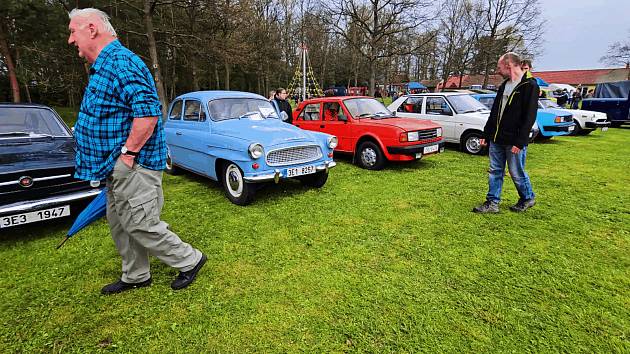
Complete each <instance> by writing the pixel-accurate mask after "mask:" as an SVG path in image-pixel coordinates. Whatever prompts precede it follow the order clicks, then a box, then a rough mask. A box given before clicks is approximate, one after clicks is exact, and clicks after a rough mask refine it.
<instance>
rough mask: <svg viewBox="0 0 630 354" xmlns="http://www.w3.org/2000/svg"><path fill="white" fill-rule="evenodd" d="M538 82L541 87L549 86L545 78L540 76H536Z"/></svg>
mask: <svg viewBox="0 0 630 354" xmlns="http://www.w3.org/2000/svg"><path fill="white" fill-rule="evenodd" d="M536 83H538V86H540V87H546V86H549V84H548V83H547V82H546V81H545V80H543V79H541V78H539V77H537V78H536Z"/></svg>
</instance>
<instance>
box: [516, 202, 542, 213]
mask: <svg viewBox="0 0 630 354" xmlns="http://www.w3.org/2000/svg"><path fill="white" fill-rule="evenodd" d="M534 205H536V200H535V199H525V200H519V201H518V203H516V204H514V205H512V206H511V207H510V210H512V211H514V212H517V213H521V212H524V211H525V210H527V209H529V208H531V207H533V206H534Z"/></svg>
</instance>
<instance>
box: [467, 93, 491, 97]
mask: <svg viewBox="0 0 630 354" xmlns="http://www.w3.org/2000/svg"><path fill="white" fill-rule="evenodd" d="M471 96H473V97H478V98H488V97H497V94H496V93H475V94H473V95H471Z"/></svg>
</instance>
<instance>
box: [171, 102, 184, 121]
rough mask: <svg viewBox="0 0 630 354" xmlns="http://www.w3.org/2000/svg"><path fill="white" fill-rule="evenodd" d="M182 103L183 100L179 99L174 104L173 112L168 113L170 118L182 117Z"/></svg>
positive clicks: (177, 118) (178, 118)
mask: <svg viewBox="0 0 630 354" xmlns="http://www.w3.org/2000/svg"><path fill="white" fill-rule="evenodd" d="M182 105H183V102H182V101H181V100H180V101H177V102H175V103H174V104H173V108H171V113H170V114H169V115H168V119H170V120H180V119H182Z"/></svg>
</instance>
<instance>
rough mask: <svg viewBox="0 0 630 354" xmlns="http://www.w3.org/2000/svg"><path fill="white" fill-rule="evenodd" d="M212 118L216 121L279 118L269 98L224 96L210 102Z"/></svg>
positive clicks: (209, 109)
mask: <svg viewBox="0 0 630 354" xmlns="http://www.w3.org/2000/svg"><path fill="white" fill-rule="evenodd" d="M208 111H209V113H210V118H211V119H212V120H215V121H219V120H227V119H239V118H249V119H267V118H275V119H279V118H278V114H277V113H276V110H275V109H274V108H273V106H272V105H271V103H270V102H269V101H267V100H263V99H259V98H222V99H218V100H212V101H210V102H208Z"/></svg>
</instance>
